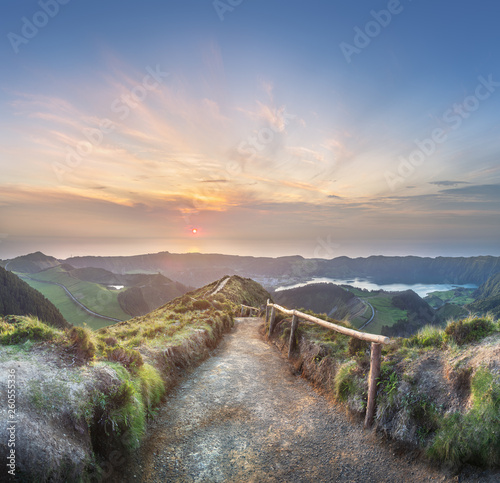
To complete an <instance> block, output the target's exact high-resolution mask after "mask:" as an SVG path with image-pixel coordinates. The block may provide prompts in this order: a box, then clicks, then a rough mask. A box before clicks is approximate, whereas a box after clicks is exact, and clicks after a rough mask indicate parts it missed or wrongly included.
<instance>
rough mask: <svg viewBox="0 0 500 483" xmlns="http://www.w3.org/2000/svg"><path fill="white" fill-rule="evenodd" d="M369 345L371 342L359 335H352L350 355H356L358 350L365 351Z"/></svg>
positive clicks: (348, 350) (349, 345) (349, 346)
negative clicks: (360, 337)
mask: <svg viewBox="0 0 500 483" xmlns="http://www.w3.org/2000/svg"><path fill="white" fill-rule="evenodd" d="M332 332H333V331H332ZM335 334H336V332H335ZM369 347H370V343H369V342H366V341H364V340H361V339H358V338H357V337H350V340H349V344H348V349H347V352H348V354H349V355H350V356H355V355H356V354H357V353H358V352H365V351H366V350H367V349H368V348H369Z"/></svg>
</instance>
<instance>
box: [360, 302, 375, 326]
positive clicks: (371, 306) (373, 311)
mask: <svg viewBox="0 0 500 483" xmlns="http://www.w3.org/2000/svg"><path fill="white" fill-rule="evenodd" d="M360 300H361V299H360ZM361 302H363V303H364V304H366V305H368V306H369V307H370V308H371V309H372V316H371V317H370V320H368V321H366V322H365V323H364V324H363V325H362V326H361V327H360V328H359V329H358V330H361V329H364V328H365V327H366V326H367V325H368V324H369V323H370V322H371V321H372V320H373V319H374V318H375V309H374V308H373V305H372V304H371V303H370V302H367V301H366V300H361Z"/></svg>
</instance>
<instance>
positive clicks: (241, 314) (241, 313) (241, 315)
mask: <svg viewBox="0 0 500 483" xmlns="http://www.w3.org/2000/svg"><path fill="white" fill-rule="evenodd" d="M243 310H244V309H243V304H241V312H240V317H243Z"/></svg>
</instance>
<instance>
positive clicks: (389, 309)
mask: <svg viewBox="0 0 500 483" xmlns="http://www.w3.org/2000/svg"><path fill="white" fill-rule="evenodd" d="M344 288H347V287H344ZM347 290H349V292H351V293H353V294H354V295H355V296H356V297H358V298H360V299H361V300H364V301H366V302H369V303H370V304H372V305H373V308H374V310H375V317H374V318H373V320H372V321H371V322H370V323H369V324H368V325H367V326H366V327H365V328H364V329H363V332H369V333H370V334H380V333H381V331H382V327H383V326H384V325H387V326H389V327H392V326H393V325H394V324H395V323H397V321H398V320H400V319H405V320H406V319H407V318H408V313H407V311H406V310H401V309H398V308H397V307H394V306H393V305H392V297H393V296H392V295H390V294H380V293H378V292H366V291H363V290H361V289H358V288H355V287H349V288H348V289H347ZM371 316H372V309H371V308H370V307H369V306H367V307H366V310H365V312H364V313H363V315H361V316H358V317H355V318H354V319H353V320H351V323H352V325H353V327H354V328H356V329H358V328H359V327H361V326H362V325H363V324H365V323H366V322H367V321H368V320H369V319H370V317H371Z"/></svg>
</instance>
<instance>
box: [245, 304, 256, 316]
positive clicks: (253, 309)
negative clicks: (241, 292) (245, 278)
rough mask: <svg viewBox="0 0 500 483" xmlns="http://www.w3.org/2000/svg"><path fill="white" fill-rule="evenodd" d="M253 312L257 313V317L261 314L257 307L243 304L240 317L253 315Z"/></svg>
mask: <svg viewBox="0 0 500 483" xmlns="http://www.w3.org/2000/svg"><path fill="white" fill-rule="evenodd" d="M252 311H256V312H257V314H256V317H257V316H258V315H259V313H260V309H258V308H256V307H250V306H249V305H243V304H241V314H240V317H243V316H244V315H245V314H246V313H248V314H250V315H251V314H252Z"/></svg>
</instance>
